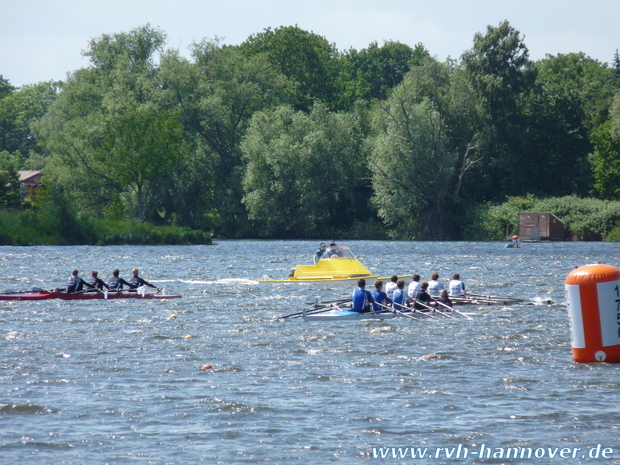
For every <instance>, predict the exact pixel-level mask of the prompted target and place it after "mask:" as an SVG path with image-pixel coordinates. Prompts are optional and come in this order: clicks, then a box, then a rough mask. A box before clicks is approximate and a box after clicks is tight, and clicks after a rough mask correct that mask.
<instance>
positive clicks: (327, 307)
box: [279, 299, 348, 319]
mask: <svg viewBox="0 0 620 465" xmlns="http://www.w3.org/2000/svg"><path fill="white" fill-rule="evenodd" d="M347 301H348V299H347ZM334 308H336V309H338V310H342V309H341V308H340V307H338V305H336V304H335V303H333V302H332V303H330V304H329V305H321V306H318V307H316V308H313V309H312V310H308V311H305V312H303V311H302V312H295V313H291V314H290V315H285V316H281V317H279V319H283V318H301V317H302V316H304V313H305V314H306V315H316V314H317V313H325V312H329V311H331V310H333V309H334Z"/></svg>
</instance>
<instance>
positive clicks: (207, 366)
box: [202, 365, 213, 370]
mask: <svg viewBox="0 0 620 465" xmlns="http://www.w3.org/2000/svg"><path fill="white" fill-rule="evenodd" d="M212 368H213V367H212V366H211V365H203V366H202V369H203V370H211V369H212Z"/></svg>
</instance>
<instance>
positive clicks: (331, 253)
mask: <svg viewBox="0 0 620 465" xmlns="http://www.w3.org/2000/svg"><path fill="white" fill-rule="evenodd" d="M327 256H328V257H329V258H339V257H342V250H340V247H338V246H337V245H336V243H335V242H332V243H331V244H329V250H328V253H327Z"/></svg>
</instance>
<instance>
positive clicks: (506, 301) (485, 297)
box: [463, 294, 532, 303]
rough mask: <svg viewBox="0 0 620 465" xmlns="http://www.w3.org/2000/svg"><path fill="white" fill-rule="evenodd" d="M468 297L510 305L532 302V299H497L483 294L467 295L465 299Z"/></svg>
mask: <svg viewBox="0 0 620 465" xmlns="http://www.w3.org/2000/svg"><path fill="white" fill-rule="evenodd" d="M467 296H471V297H480V298H482V299H484V300H490V301H498V302H504V303H508V302H515V303H517V302H525V301H526V300H532V299H516V298H514V297H496V296H492V295H482V294H467V295H465V296H463V297H467Z"/></svg>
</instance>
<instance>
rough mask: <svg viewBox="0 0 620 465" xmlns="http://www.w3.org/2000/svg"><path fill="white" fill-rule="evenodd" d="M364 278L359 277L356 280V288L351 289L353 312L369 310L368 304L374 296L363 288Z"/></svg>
mask: <svg viewBox="0 0 620 465" xmlns="http://www.w3.org/2000/svg"><path fill="white" fill-rule="evenodd" d="M365 287H366V280H365V279H364V278H360V279H358V280H357V289H355V290H354V291H353V308H352V310H353V311H354V312H359V313H365V312H369V311H370V304H371V303H373V302H374V301H375V299H374V297H373V296H372V294H371V293H370V291H367V290H366V289H365Z"/></svg>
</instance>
